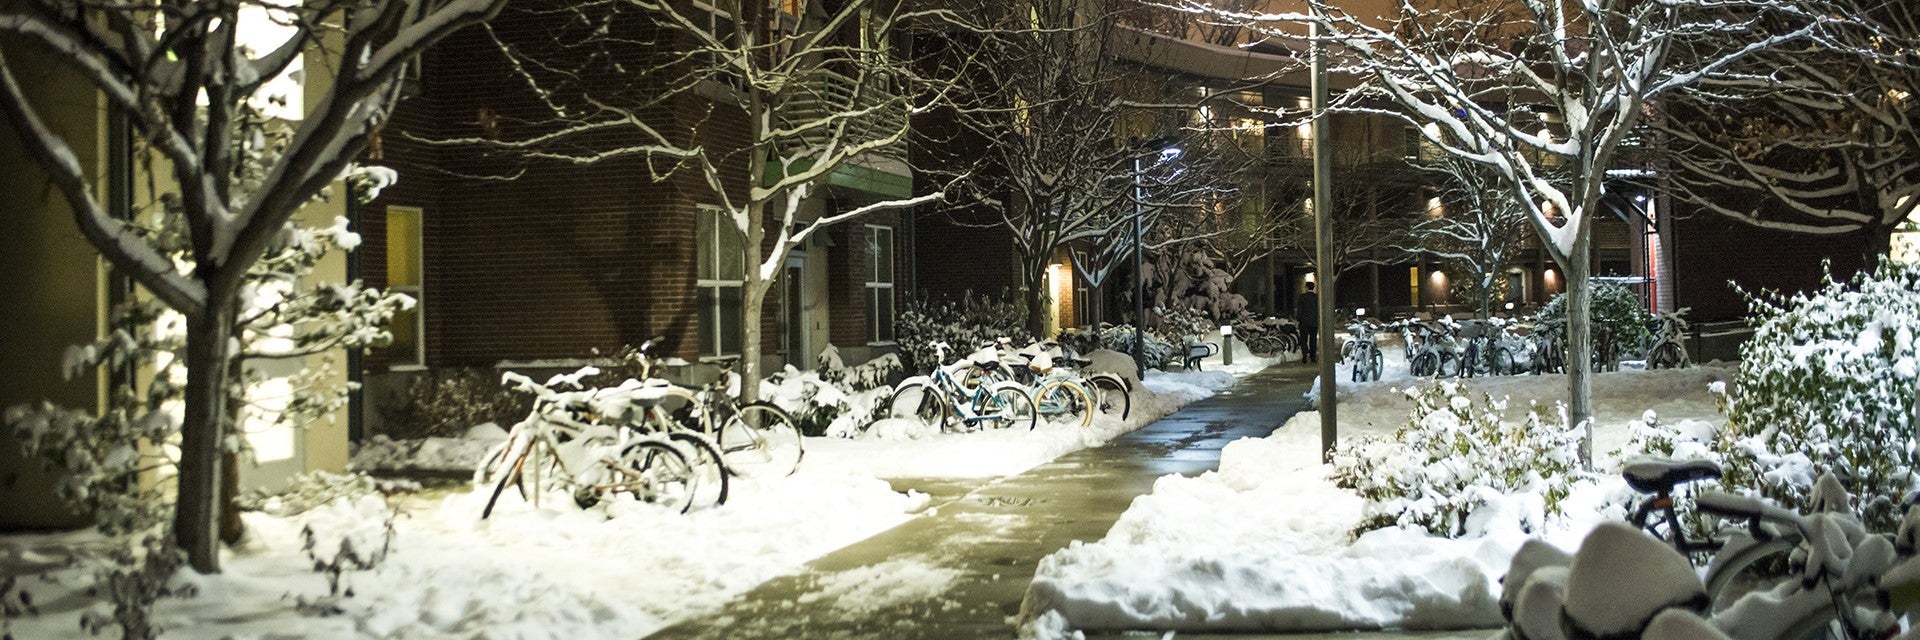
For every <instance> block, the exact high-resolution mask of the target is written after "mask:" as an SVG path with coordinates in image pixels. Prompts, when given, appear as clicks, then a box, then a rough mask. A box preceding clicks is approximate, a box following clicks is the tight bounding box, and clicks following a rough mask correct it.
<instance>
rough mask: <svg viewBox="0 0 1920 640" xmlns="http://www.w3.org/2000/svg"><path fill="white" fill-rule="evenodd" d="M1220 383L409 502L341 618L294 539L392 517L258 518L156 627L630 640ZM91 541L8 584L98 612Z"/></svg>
mask: <svg viewBox="0 0 1920 640" xmlns="http://www.w3.org/2000/svg"><path fill="white" fill-rule="evenodd" d="M1223 375H1225V374H1215V373H1211V372H1210V373H1208V374H1204V375H1202V374H1193V375H1173V376H1162V375H1160V374H1157V373H1156V374H1153V375H1151V376H1149V379H1148V381H1147V382H1146V383H1145V385H1144V386H1145V388H1144V389H1140V390H1137V391H1136V392H1135V394H1134V396H1133V410H1132V414H1131V416H1130V418H1129V419H1127V420H1124V421H1122V420H1119V419H1117V418H1110V417H1105V416H1096V418H1095V420H1094V422H1093V424H1092V426H1091V427H1081V426H1079V425H1078V424H1077V423H1075V424H1058V423H1043V424H1041V425H1040V426H1039V427H1038V428H1037V429H1034V430H1031V431H1012V430H998V431H983V432H977V433H969V434H942V433H937V432H931V430H929V429H927V428H925V426H924V425H913V424H903V423H906V422H907V421H898V420H892V421H882V423H880V424H878V425H876V426H875V427H874V428H872V429H869V430H868V431H867V432H866V433H865V434H864V435H863V436H862V437H861V438H859V439H839V438H807V439H806V440H805V446H806V449H807V456H806V458H805V460H804V461H803V463H802V464H801V466H800V470H799V472H798V473H796V474H794V475H793V476H791V477H788V478H778V479H748V478H736V479H735V481H734V484H733V487H732V489H733V490H732V496H731V498H730V500H729V501H728V503H727V504H726V505H724V506H722V507H718V508H709V509H702V510H697V511H695V512H692V513H689V514H674V513H665V512H662V511H660V510H657V509H654V508H652V507H650V506H647V505H643V504H639V503H636V502H631V501H616V502H614V503H612V504H610V505H608V506H606V507H603V508H597V509H591V510H581V509H578V508H576V507H575V506H574V504H573V501H572V499H571V497H570V496H567V495H564V494H560V493H554V494H551V495H547V496H543V498H542V500H541V502H540V504H539V505H538V506H535V505H533V504H530V503H529V502H527V501H525V500H522V499H521V498H520V497H519V496H518V495H511V494H510V495H507V496H504V497H503V498H502V499H501V501H500V504H499V506H498V507H497V508H496V509H495V511H494V514H493V516H492V517H491V518H490V519H488V520H485V521H482V520H480V519H479V514H480V511H481V508H482V506H483V505H484V503H485V501H486V499H487V497H488V492H489V491H488V490H477V491H476V490H471V489H466V488H462V489H460V490H458V491H456V492H453V493H451V494H448V493H438V494H435V495H433V496H432V497H412V498H407V499H405V501H404V503H403V505H402V507H403V512H404V514H405V515H404V517H401V518H399V519H398V520H397V521H396V528H397V533H396V537H395V540H394V546H393V549H392V553H391V555H390V556H389V557H388V558H387V560H386V562H385V563H383V564H382V565H381V566H379V567H378V568H376V569H374V570H372V571H367V572H361V573H356V574H350V575H349V577H348V579H347V580H346V585H347V587H348V588H350V589H351V590H352V592H353V594H354V596H353V597H351V598H345V599H341V600H339V601H338V602H327V603H326V604H327V608H335V609H337V613H335V614H333V615H325V616H318V617H316V615H315V613H316V608H314V607H310V606H302V603H313V602H317V601H318V599H320V598H321V597H323V596H326V595H327V593H328V590H327V585H326V580H325V578H324V577H323V576H321V575H318V574H316V573H314V572H313V571H312V570H311V561H310V560H309V559H308V558H307V557H306V555H305V554H304V553H302V551H301V548H300V534H299V532H300V530H301V528H302V527H303V526H304V525H305V524H306V520H307V519H308V518H314V517H324V518H328V524H329V525H330V526H329V527H328V528H330V529H333V530H346V531H363V530H367V529H368V527H370V526H376V525H379V524H380V523H381V522H383V521H382V520H375V519H376V518H378V517H379V514H377V513H373V512H371V511H367V510H364V509H358V508H355V509H348V510H344V511H343V510H339V509H333V510H322V511H319V512H317V513H315V514H314V515H308V516H296V517H288V518H280V517H272V516H266V515H263V514H247V523H248V526H249V536H250V538H249V540H250V542H249V543H248V545H247V546H246V547H245V548H244V549H242V550H240V551H237V552H230V553H228V555H227V559H226V562H225V565H224V568H225V570H226V571H225V573H222V574H219V575H215V576H184V577H182V578H181V579H182V580H191V581H193V582H194V583H195V585H196V586H197V587H198V589H199V591H200V596H199V597H196V598H191V599H184V600H164V601H162V602H161V603H160V604H159V605H158V606H157V609H156V615H157V616H158V619H159V620H160V621H161V624H162V625H163V626H165V627H166V628H167V631H166V634H167V635H166V637H168V638H186V639H189V640H194V639H206V640H215V639H220V638H228V637H288V636H289V635H291V636H292V637H309V638H329V639H331V638H382V639H390V640H410V639H421V640H428V639H432V640H439V639H451V638H488V639H495V638H500V639H520V638H526V639H539V638H555V639H560V638H565V639H569V640H572V639H589V640H590V639H595V638H609V639H619V640H631V639H632V638H636V637H642V636H645V635H647V634H650V633H652V632H654V631H656V630H658V629H660V628H662V627H664V626H666V625H669V624H672V623H674V622H675V621H678V620H681V619H684V618H687V617H691V616H697V615H700V614H702V613H704V612H706V611H710V610H712V609H715V608H717V607H719V606H721V605H722V604H724V603H725V602H727V601H728V600H729V599H730V598H732V597H733V596H735V595H737V594H740V593H743V592H745V591H747V590H749V589H751V588H753V587H755V586H757V585H759V584H761V583H763V582H765V581H766V580H768V579H771V578H773V577H776V576H779V575H783V574H788V573H792V572H794V571H797V570H800V569H801V568H802V567H803V566H804V565H805V563H807V562H808V561H811V560H812V559H814V558H817V557H819V556H821V555H824V554H826V553H828V552H830V551H833V550H835V549H839V548H841V547H844V546H846V545H848V544H851V543H853V542H856V541H859V540H862V539H865V538H867V537H869V536H871V535H873V534H875V533H879V532H881V531H884V530H886V529H889V528H891V527H893V526H895V525H897V524H899V523H901V522H904V521H906V520H907V519H909V518H911V517H914V515H915V514H917V513H919V512H921V511H922V510H924V509H925V508H926V506H927V504H928V497H927V496H925V495H923V494H917V493H914V494H901V493H898V492H895V491H893V490H892V489H891V488H890V485H889V484H888V483H887V482H886V481H885V480H883V479H881V478H887V477H907V476H912V477H930V476H946V477H958V478H986V477H996V476H1001V475H1008V474H1013V473H1018V472H1021V471H1024V470H1026V469H1028V468H1031V467H1033V466H1036V465H1039V464H1041V463H1044V462H1046V461H1048V460H1051V459H1053V458H1055V457H1058V456H1059V455H1061V454H1063V453H1066V452H1069V451H1073V450H1076V449H1080V448H1083V447H1087V446H1094V445H1097V444H1101V443H1104V442H1106V441H1108V440H1110V439H1112V438H1114V437H1116V436H1118V435H1120V434H1123V433H1126V432H1128V431H1132V430H1134V429H1137V428H1139V427H1141V426H1143V425H1146V424H1148V423H1151V422H1153V421H1154V420H1157V419H1159V418H1160V417H1163V416H1165V415H1166V414H1169V413H1172V412H1173V411H1175V410H1176V409H1178V408H1179V407H1180V406H1181V405H1184V404H1186V403H1189V402H1192V401H1194V400H1197V399H1199V398H1202V397H1205V396H1208V395H1212V394H1213V391H1212V389H1214V388H1220V387H1224V386H1226V385H1228V384H1231V382H1232V379H1231V377H1230V376H1228V377H1226V378H1224V379H1223V378H1221V377H1220V376H1223ZM468 435H469V437H467V438H457V439H450V438H440V439H430V440H422V441H411V442H395V441H381V442H374V443H370V444H369V445H367V446H364V447H361V448H360V450H359V451H358V452H356V455H355V458H354V462H355V465H356V466H360V467H362V468H384V469H407V470H415V471H419V470H443V471H452V472H457V473H461V474H466V473H470V472H471V471H472V469H473V467H474V465H476V464H478V462H479V460H480V458H481V457H482V456H484V455H485V453H486V452H487V451H488V449H489V448H490V447H492V446H493V445H495V444H496V443H497V442H498V441H499V438H500V437H501V436H502V435H503V434H502V433H501V432H500V430H499V429H498V428H497V427H492V428H482V429H476V430H475V431H474V432H473V433H470V434H468ZM489 489H490V488H489ZM374 502H376V503H377V502H378V501H377V500H376V501H374ZM356 518H358V519H359V520H356ZM90 535H91V534H84V533H83V534H69V535H65V536H19V535H10V536H0V575H29V574H33V573H38V572H42V571H45V572H48V573H47V574H46V579H45V580H40V579H38V578H35V579H31V580H26V581H23V582H29V583H31V584H29V585H28V586H29V587H30V588H31V589H32V591H33V594H32V595H33V597H34V600H35V601H36V602H41V603H53V602H68V603H74V602H91V600H90V599H88V598H87V597H86V596H85V595H84V591H85V590H86V588H87V587H88V586H89V585H90V584H91V582H92V581H91V576H89V575H87V574H86V572H85V571H82V570H77V569H71V568H65V569H63V568H61V567H63V566H65V565H66V563H65V562H63V558H64V557H66V556H69V555H70V554H72V553H75V552H76V549H84V548H85V547H86V546H87V545H88V544H90V542H89V541H90V540H97V538H96V537H89V536H90ZM959 577H960V576H959V573H958V571H957V570H954V569H951V568H945V567H940V566H938V565H936V564H934V563H932V562H930V561H926V560H924V559H921V558H917V557H907V558H901V559H896V560H894V561H890V562H888V563H885V564H882V565H879V566H876V567H873V568H872V569H871V570H867V571H858V572H851V573H849V574H845V575H843V576H841V577H839V578H836V580H838V582H835V583H833V584H829V585H825V586H826V587H827V589H826V590H825V591H824V592H823V594H822V595H821V596H819V597H820V598H823V599H824V598H829V597H830V598H831V600H832V602H830V603H827V604H828V605H830V606H833V607H835V608H841V609H845V610H848V611H852V612H858V611H865V610H871V609H878V608H880V607H883V606H885V604H886V603H888V602H894V601H900V600H904V599H913V598H925V597H930V596H931V595H934V594H938V593H943V592H945V591H946V590H947V589H949V588H950V587H951V584H952V582H953V581H955V580H957V579H958V578H959ZM823 602H824V600H823ZM101 606H104V605H101ZM43 609H44V612H43V615H40V616H31V617H26V618H22V619H19V620H14V621H12V624H13V633H14V634H15V636H16V637H20V638H62V637H85V636H83V635H81V633H82V632H81V631H80V628H79V625H78V624H77V623H76V618H77V617H78V616H79V615H80V613H81V611H80V610H78V609H76V608H74V607H70V606H62V607H61V608H54V607H51V606H43Z"/></svg>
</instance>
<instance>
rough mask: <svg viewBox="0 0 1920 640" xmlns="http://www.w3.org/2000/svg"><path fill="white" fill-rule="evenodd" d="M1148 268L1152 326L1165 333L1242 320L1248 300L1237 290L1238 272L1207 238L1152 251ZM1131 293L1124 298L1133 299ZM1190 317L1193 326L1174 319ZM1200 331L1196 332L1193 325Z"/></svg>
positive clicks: (1177, 333) (1145, 274)
mask: <svg viewBox="0 0 1920 640" xmlns="http://www.w3.org/2000/svg"><path fill="white" fill-rule="evenodd" d="M1144 267H1145V269H1144V270H1143V271H1142V274H1143V277H1144V278H1146V289H1147V307H1149V308H1151V309H1152V310H1153V311H1154V313H1149V314H1148V317H1147V329H1148V330H1149V331H1155V332H1158V333H1160V335H1162V336H1168V335H1173V336H1181V335H1192V334H1194V333H1205V332H1206V330H1207V329H1211V328H1213V327H1217V326H1220V325H1222V324H1227V323H1231V322H1233V321H1236V320H1239V319H1240V318H1241V316H1243V315H1245V314H1246V311H1247V299H1246V298H1245V297H1244V296H1241V295H1240V294H1237V293H1234V292H1233V274H1230V273H1228V272H1227V270H1226V269H1222V268H1220V266H1219V265H1218V264H1217V263H1216V261H1215V260H1214V257H1213V251H1212V248H1211V246H1210V245H1209V243H1208V242H1207V241H1205V240H1201V241H1198V242H1189V243H1183V244H1180V245H1177V246H1173V247H1162V248H1159V249H1155V250H1152V251H1149V252H1148V253H1147V260H1146V264H1145V265H1144ZM1132 296H1133V294H1132V292H1127V293H1126V295H1125V296H1123V299H1125V300H1127V301H1128V304H1132V299H1133V298H1132ZM1180 321H1187V322H1190V323H1191V324H1189V325H1188V326H1180V325H1178V324H1174V323H1176V322H1180ZM1196 325H1197V326H1198V327H1200V331H1198V332H1195V331H1193V330H1192V329H1193V327H1194V326H1196Z"/></svg>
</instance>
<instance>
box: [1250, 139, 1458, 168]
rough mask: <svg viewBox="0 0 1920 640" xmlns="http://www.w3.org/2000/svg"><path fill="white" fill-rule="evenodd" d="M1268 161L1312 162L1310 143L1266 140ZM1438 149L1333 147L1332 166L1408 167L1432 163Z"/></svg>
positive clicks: (1423, 145)
mask: <svg viewBox="0 0 1920 640" xmlns="http://www.w3.org/2000/svg"><path fill="white" fill-rule="evenodd" d="M1266 146H1267V159H1268V161H1270V162H1274V163H1279V164H1293V163H1300V164H1306V163H1311V162H1313V140H1312V139H1311V138H1300V137H1294V136H1286V137H1272V138H1268V139H1267V142H1266ZM1439 153H1440V150H1439V149H1437V148H1434V147H1433V146H1432V145H1427V144H1422V145H1420V146H1419V148H1418V149H1407V148H1405V147H1402V146H1399V145H1394V146H1375V147H1368V146H1362V145H1358V144H1353V143H1347V144H1339V143H1338V140H1336V144H1335V145H1334V149H1333V163H1334V165H1336V166H1341V167H1377V168H1400V167H1406V166H1407V165H1410V164H1416V163H1425V162H1431V161H1433V160H1436V159H1438V158H1439Z"/></svg>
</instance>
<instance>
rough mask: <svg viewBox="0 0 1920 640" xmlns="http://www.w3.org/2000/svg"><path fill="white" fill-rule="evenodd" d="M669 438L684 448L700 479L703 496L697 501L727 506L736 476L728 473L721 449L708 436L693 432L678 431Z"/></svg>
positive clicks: (701, 494)
mask: <svg viewBox="0 0 1920 640" xmlns="http://www.w3.org/2000/svg"><path fill="white" fill-rule="evenodd" d="M667 438H669V439H670V440H672V442H673V443H674V444H677V445H679V446H680V448H681V454H680V455H683V456H686V458H687V462H688V463H690V464H692V465H693V471H694V475H696V476H698V478H699V487H698V488H699V492H698V495H696V496H694V501H695V502H697V503H700V504H706V505H713V506H719V505H723V504H726V503H727V492H728V485H730V484H732V482H731V481H730V478H728V476H731V475H733V472H732V471H729V470H728V469H727V464H726V462H725V458H724V457H722V456H721V455H720V447H719V446H718V445H715V444H714V443H713V441H712V440H708V439H707V437H706V436H703V435H700V434H697V433H693V432H690V431H676V432H674V433H670V434H667Z"/></svg>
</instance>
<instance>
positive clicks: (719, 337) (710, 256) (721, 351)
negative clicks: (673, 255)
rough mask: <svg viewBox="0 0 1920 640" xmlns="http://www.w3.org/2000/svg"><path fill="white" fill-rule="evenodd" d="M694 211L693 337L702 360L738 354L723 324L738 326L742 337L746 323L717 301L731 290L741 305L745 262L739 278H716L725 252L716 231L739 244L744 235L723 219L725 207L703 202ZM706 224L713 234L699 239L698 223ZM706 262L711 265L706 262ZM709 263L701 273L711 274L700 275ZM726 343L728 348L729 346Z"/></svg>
mask: <svg viewBox="0 0 1920 640" xmlns="http://www.w3.org/2000/svg"><path fill="white" fill-rule="evenodd" d="M694 211H695V213H694V225H695V226H694V245H695V246H694V261H695V262H694V274H693V275H694V292H695V296H694V306H696V307H698V309H697V310H696V313H698V314H699V318H700V324H699V327H698V328H697V329H696V331H697V332H698V333H699V335H698V336H697V337H698V338H699V342H700V345H699V349H700V359H701V360H703V361H706V360H717V359H723V358H732V357H738V356H741V355H742V353H743V352H742V350H741V345H738V344H735V345H728V344H726V336H727V326H726V323H728V322H732V323H735V324H738V325H740V326H739V327H738V331H737V333H738V334H740V335H742V336H744V335H745V333H746V326H745V324H744V320H743V318H742V317H741V314H740V313H734V314H732V317H731V318H728V317H727V316H728V314H727V313H726V305H725V304H722V303H721V302H720V300H721V296H720V292H721V291H722V290H724V289H733V290H734V291H735V292H737V293H738V294H739V297H740V299H741V304H742V305H744V304H745V302H746V298H745V296H746V285H747V280H746V273H745V269H746V265H744V264H742V265H740V268H741V269H742V272H741V274H740V277H739V279H731V278H725V277H719V276H721V275H723V271H722V269H721V265H722V262H721V261H720V256H721V255H724V254H725V253H726V248H725V247H724V246H721V245H723V244H724V243H723V242H722V241H721V239H720V235H719V234H720V233H723V232H724V233H732V234H734V235H735V236H737V237H738V238H739V243H742V245H743V246H744V243H745V242H746V239H745V237H744V235H742V234H740V233H739V229H738V228H736V227H734V226H733V224H732V221H731V220H728V219H727V212H726V210H725V209H722V208H720V207H717V206H713V205H705V204H703V205H698V206H696V207H695V208H694ZM708 224H712V229H713V233H711V234H708V235H707V236H706V237H705V238H702V237H701V230H702V226H704V225H708ZM708 263H711V264H710V265H709V264H708ZM709 266H710V267H711V269H712V271H711V272H710V273H707V274H704V275H705V276H711V277H703V274H702V273H701V269H702V268H703V267H709ZM708 290H711V291H712V293H711V295H710V296H709V297H708V300H707V302H706V303H705V304H702V302H701V300H700V295H699V294H701V293H706V292H707V291H708ZM709 328H711V329H712V331H713V345H714V347H713V349H712V350H711V351H709V350H708V349H707V333H706V332H707V331H708V329H709ZM729 346H731V347H732V348H731V349H729V348H728V347H729Z"/></svg>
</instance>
